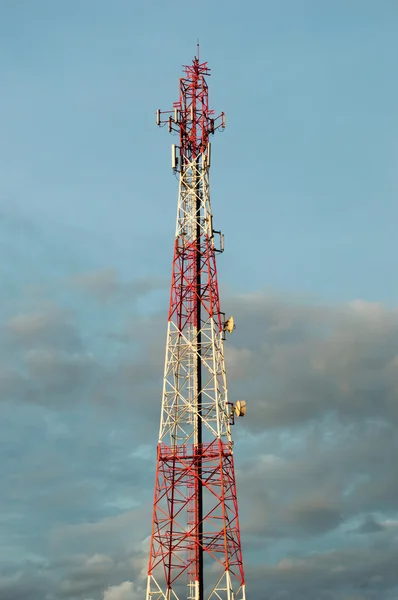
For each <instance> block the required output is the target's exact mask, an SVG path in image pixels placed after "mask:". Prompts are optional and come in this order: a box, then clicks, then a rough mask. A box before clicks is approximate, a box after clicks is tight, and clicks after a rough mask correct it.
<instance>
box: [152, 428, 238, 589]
mask: <svg viewBox="0 0 398 600" xmlns="http://www.w3.org/2000/svg"><path fill="white" fill-rule="evenodd" d="M199 489H200V494H199V493H198V490H199ZM199 497H200V498H201V502H202V506H201V508H200V510H199V509H198V498H199ZM199 515H202V518H199ZM201 564H203V573H202V571H201V569H200V565H201ZM202 576H203V582H199V579H200V578H201V577H202ZM200 583H201V585H200ZM200 589H203V590H204V591H203V596H204V597H203V598H200V597H199V590H200ZM172 598H174V599H176V600H186V599H187V598H191V599H192V600H204V598H208V599H209V600H216V599H218V600H245V586H244V573H243V565H242V552H241V542H240V531H239V520H238V504H237V497H236V485H235V470H234V462H233V454H232V446H231V444H230V443H224V442H222V441H221V440H220V439H218V438H217V439H215V440H214V441H213V442H211V443H207V444H200V445H196V446H188V445H181V446H173V447H170V446H167V445H165V444H164V443H160V444H159V446H158V453H157V469H156V485H155V498H154V512H153V528H152V538H151V550H150V562H149V569H148V585H147V600H150V599H152V600H171V599H172Z"/></svg>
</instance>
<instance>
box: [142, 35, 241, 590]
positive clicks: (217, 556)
mask: <svg viewBox="0 0 398 600" xmlns="http://www.w3.org/2000/svg"><path fill="white" fill-rule="evenodd" d="M209 75H210V70H209V68H208V66H207V63H200V61H199V43H198V48H197V56H196V57H195V58H194V59H193V61H192V64H191V65H189V66H185V67H184V73H183V77H181V78H180V98H179V100H178V102H175V103H174V105H173V109H172V110H171V111H166V112H163V111H160V110H158V111H157V114H156V121H157V124H158V125H159V126H167V127H168V130H169V132H170V133H174V134H176V135H177V136H178V144H173V145H172V155H171V159H172V168H173V170H174V172H175V173H176V174H177V175H178V177H179V194H178V209H177V224H176V233H175V242H174V258H173V268H172V283H171V294H170V308H169V315H168V332H167V344H166V359H165V370H164V382H163V397H162V410H161V419H160V430H159V441H158V448H157V468H156V483H155V497H154V509H153V523H152V537H151V549H150V559H149V567H148V583H147V600H150V599H153V600H171V598H174V599H175V600H182V599H183V598H184V599H185V598H188V599H189V600H204V599H205V597H207V598H209V599H214V600H216V599H217V600H245V580H244V573H243V564H242V552H241V542H240V529H239V519H238V504H237V496H236V485H235V470H234V462H233V452H232V449H233V442H232V438H231V425H232V424H233V423H234V416H235V415H237V416H243V415H244V414H245V411H246V405H245V402H244V401H243V400H241V401H238V402H237V403H236V405H232V404H231V403H230V402H228V398H227V385H226V372H225V363H224V349H223V345H224V344H223V343H224V341H225V335H226V332H227V331H229V332H231V331H232V330H233V327H234V326H233V319H232V317H231V318H230V319H228V321H226V320H225V315H224V313H222V312H221V310H220V300H219V292H218V279H217V269H216V254H217V253H219V252H222V251H223V249H224V242H223V236H222V234H221V232H220V231H215V230H214V229H213V217H212V212H211V205H210V185H209V170H210V162H211V146H210V141H209V138H210V136H211V135H213V134H214V133H215V131H217V130H218V129H220V130H223V129H224V127H225V116H224V113H221V114H220V115H219V116H218V117H214V111H212V110H210V109H209V101H208V86H207V82H206V79H205V77H207V76H209ZM186 586H188V588H187V587H186Z"/></svg>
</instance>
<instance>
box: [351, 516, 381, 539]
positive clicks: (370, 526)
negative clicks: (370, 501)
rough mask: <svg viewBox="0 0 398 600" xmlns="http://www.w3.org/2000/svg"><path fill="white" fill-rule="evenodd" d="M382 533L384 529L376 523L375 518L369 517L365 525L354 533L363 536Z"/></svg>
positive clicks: (364, 522)
mask: <svg viewBox="0 0 398 600" xmlns="http://www.w3.org/2000/svg"><path fill="white" fill-rule="evenodd" d="M380 531H384V527H383V526H382V525H381V524H380V523H378V522H377V521H375V519H374V517H372V516H368V517H367V518H366V519H365V520H364V521H363V523H361V525H360V526H359V527H357V529H355V530H354V531H353V533H361V534H365V535H367V534H369V533H380Z"/></svg>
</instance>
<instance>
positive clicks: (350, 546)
mask: <svg viewBox="0 0 398 600" xmlns="http://www.w3.org/2000/svg"><path fill="white" fill-rule="evenodd" d="M227 302H228V305H229V306H228V312H231V313H232V314H234V316H235V317H236V321H237V326H238V328H237V330H236V332H234V334H232V335H231V336H230V337H228V342H227V368H228V378H229V384H230V399H231V400H232V401H233V400H235V399H237V398H245V399H246V400H247V401H248V414H247V416H246V417H245V419H242V420H239V422H238V423H237V424H236V426H235V430H234V432H233V433H234V436H235V438H236V464H237V480H238V493H239V502H240V508H241V524H242V532H243V541H244V550H245V552H246V554H245V556H246V557H247V558H246V565H247V575H248V577H247V578H248V582H249V586H250V587H249V590H250V589H251V590H252V591H251V592H250V593H251V594H252V595H254V594H255V593H257V595H258V596H259V597H267V598H268V600H269V599H271V598H274V599H277V598H282V599H283V598H286V599H287V600H293V598H294V600H301V599H304V598H305V599H306V600H308V598H309V597H316V598H317V600H321V599H322V600H330V599H331V600H348V599H349V598H356V597H358V598H360V597H361V596H363V597H364V598H366V600H376V598H377V600H381V598H382V599H383V600H390V596H389V594H391V593H392V592H391V590H393V589H394V585H396V582H395V580H394V578H393V577H392V575H391V574H390V575H389V574H388V566H389V565H390V566H391V565H392V564H394V560H396V558H397V557H396V553H395V550H394V539H395V538H394V535H395V536H396V533H394V531H396V530H395V529H394V527H393V526H390V527H387V525H385V523H387V522H388V521H389V520H390V521H391V522H393V521H394V519H396V515H397V513H398V505H397V498H398V493H397V492H398V490H397V480H396V478H395V477H394V474H395V456H397V455H398V439H397V434H396V428H395V426H394V423H395V422H396V421H394V418H395V414H396V413H395V412H394V411H395V410H396V396H395V387H396V386H395V384H396V375H395V372H394V368H395V357H396V356H398V343H397V342H396V341H395V337H396V333H398V321H397V315H396V312H395V311H389V310H387V309H383V308H381V307H375V306H372V305H367V304H364V303H362V304H361V303H357V304H354V305H352V306H346V307H311V306H305V305H302V304H300V305H295V304H293V303H290V304H289V303H286V302H281V301H279V299H273V298H272V297H266V296H264V295H258V296H256V297H254V298H252V297H246V298H239V297H238V298H236V297H233V296H230V297H229V298H227ZM68 319H69V321H68V322H69V323H70V324H71V326H72V328H73V327H74V323H73V320H72V319H71V317H70V316H68ZM117 324H118V323H117V322H116V321H115V323H114V324H111V327H108V325H105V324H104V325H103V330H102V332H103V335H104V338H106V340H107V342H106V343H107V344H108V343H109V344H111V343H112V341H111V340H110V337H112V336H114V338H115V340H116V339H117V338H118V336H119V335H120V340H123V344H122V345H120V347H119V346H117V347H116V346H115V347H114V346H112V352H109V354H106V353H103V354H101V364H98V363H97V361H96V360H95V359H93V364H92V363H91V362H90V360H91V359H89V357H90V352H91V351H92V350H93V349H94V342H92V341H91V340H89V339H88V338H87V336H84V332H82V333H81V335H78V338H80V339H81V340H83V339H84V340H85V342H84V343H83V342H82V341H81V350H80V351H72V350H71V349H70V348H69V347H67V348H63V347H62V342H61V341H60V342H59V346H55V347H53V346H51V345H50V344H47V345H46V344H45V343H44V342H43V343H42V344H41V345H38V346H36V347H34V346H33V347H31V349H30V352H28V353H26V352H25V354H24V361H25V362H22V363H21V365H19V366H20V368H21V369H22V370H21V371H19V370H18V369H16V368H15V371H14V372H13V374H11V372H7V373H8V374H7V373H6V374H5V375H4V377H3V386H4V388H5V389H7V390H8V392H7V393H8V394H9V393H10V390H16V391H15V394H18V393H20V392H18V390H20V387H19V386H22V389H24V388H23V386H24V385H25V383H24V381H25V380H24V378H27V379H28V380H29V381H35V382H36V387H40V386H42V388H43V389H46V390H49V392H48V393H46V394H45V395H46V396H47V397H48V402H49V406H52V407H53V408H56V401H54V398H55V400H56V398H57V397H61V395H62V393H63V392H62V390H63V389H65V390H66V391H67V393H68V394H69V397H70V398H71V399H73V398H74V399H75V400H76V399H81V398H82V397H84V398H85V399H88V400H89V401H90V403H87V404H86V405H85V408H84V411H83V410H81V411H80V412H78V415H77V417H76V420H75V421H73V420H71V421H70V422H68V421H67V419H68V418H69V417H68V415H66V414H65V415H63V414H61V413H57V412H56V411H54V414H56V415H58V418H59V419H60V421H61V423H59V424H57V423H55V422H51V427H50V426H49V432H50V431H51V430H54V431H55V429H56V428H57V427H58V430H57V431H58V433H57V434H55V433H54V441H53V442H51V444H50V443H49V442H48V441H47V442H46V443H47V445H48V450H49V451H50V450H51V453H52V454H53V453H58V454H59V455H65V454H66V455H67V457H68V459H69V460H68V463H69V464H70V465H71V467H70V470H69V467H66V466H65V464H63V465H61V466H60V467H59V468H60V473H61V476H62V477H63V478H64V484H63V487H64V488H65V489H64V490H63V491H65V492H66V487H68V488H70V490H71V494H72V495H76V496H79V495H80V494H82V493H83V492H79V489H80V488H79V486H78V485H77V483H76V482H80V483H81V482H82V481H83V480H86V481H87V484H88V488H87V490H86V492H87V496H83V498H81V499H82V500H84V502H82V503H81V504H84V510H83V509H82V507H81V506H79V507H78V506H77V504H76V503H72V508H73V510H72V509H69V510H67V508H66V507H67V506H68V504H69V500H68V496H67V495H66V496H65V500H64V501H62V498H61V499H60V498H58V500H59V504H57V502H56V501H54V498H55V499H56V500H57V495H56V493H55V491H56V490H55V487H54V488H53V489H52V491H51V492H49V491H48V487H47V486H49V482H48V481H46V479H45V478H44V479H43V480H40V482H39V483H40V486H41V487H42V488H43V497H41V496H38V495H37V496H34V494H32V497H33V498H35V499H34V502H33V503H32V505H31V507H30V510H32V506H33V507H34V510H35V511H38V507H40V506H41V507H43V506H44V507H45V510H46V512H47V513H48V515H47V516H48V522H47V525H45V523H44V522H45V519H44V517H43V527H45V526H46V527H47V530H46V531H47V532H48V531H49V530H51V533H50V549H51V550H50V551H51V554H52V555H53V556H58V557H62V556H65V554H68V553H70V554H73V553H76V552H84V553H86V554H88V555H91V556H95V554H102V555H104V556H108V557H110V560H111V561H113V565H114V566H113V567H112V568H113V569H116V571H115V572H114V575H112V576H110V575H106V576H105V575H104V576H103V577H102V575H101V576H100V575H98V577H95V573H94V572H93V570H92V569H93V567H92V566H91V567H90V568H89V565H86V559H83V558H82V559H81V560H80V563H77V564H73V565H69V567H68V566H65V567H64V568H63V570H62V569H61V570H62V573H61V574H58V575H57V578H56V581H57V584H56V585H57V586H58V588H57V590H58V591H57V594H58V596H55V595H54V598H56V599H58V597H60V598H62V600H63V599H66V598H67V599H68V600H70V599H72V598H73V599H75V598H76V599H78V600H87V598H92V600H103V593H104V591H105V590H106V589H108V588H109V587H115V586H118V585H120V584H121V583H123V582H127V581H129V580H131V579H132V575H131V573H132V572H133V573H134V574H135V575H136V576H137V577H138V576H139V575H138V566H137V564H136V566H134V568H132V567H131V565H130V566H128V565H127V564H126V563H125V562H123V561H124V559H123V558H120V557H118V553H120V552H121V553H122V554H123V553H129V552H134V551H135V552H137V553H138V555H139V556H142V558H140V559H138V558H137V561H138V562H139V561H140V560H141V563H142V564H141V563H140V565H141V566H140V569H141V567H142V568H144V565H145V563H146V550H147V549H146V547H143V546H142V545H141V542H142V540H143V539H144V538H145V537H146V536H147V535H148V534H149V532H150V519H151V517H150V511H151V499H150V498H151V495H152V489H153V479H154V464H153V461H152V462H149V461H145V460H144V459H143V458H140V454H139V452H138V453H137V455H136V456H135V455H134V451H135V450H137V449H138V448H137V447H138V445H139V444H140V443H143V442H146V443H149V444H150V445H151V446H152V449H153V458H154V447H155V444H156V438H157V428H158V420H159V412H160V402H161V377H162V372H163V357H164V342H165V329H166V317H165V315H162V316H160V315H155V316H154V317H146V318H142V317H141V316H140V315H139V314H137V315H135V317H134V318H133V319H130V320H129V322H128V323H127V324H126V327H125V328H123V327H120V328H117V327H116V325H117ZM101 326H102V325H101ZM33 329H34V328H33ZM39 329H40V328H39ZM31 330H32V327H31ZM110 330H111V331H112V334H111V336H109V331H110ZM10 334H11V333H10ZM12 335H13V336H15V335H16V334H15V332H12ZM29 335H32V336H33V334H29ZM34 335H39V334H38V333H35V334H34ZM40 335H43V334H40ZM46 335H47V334H46ZM30 339H33V337H31V338H30ZM41 339H42V340H43V339H48V338H46V337H45V336H44V337H42V338H41ZM52 339H54V338H52ZM397 339H398V338H397ZM115 348H116V349H115ZM94 354H95V353H94ZM14 367H15V365H14ZM23 367H24V369H25V370H24V369H23ZM18 373H22V375H23V377H22V380H21V379H19V375H18ZM7 377H8V379H7ZM1 381H2V380H1V377H0V385H1ZM21 381H22V383H21ZM50 390H52V392H53V394H54V397H53V396H52V394H51V393H50ZM80 391H84V394H80ZM13 393H14V392H13ZM74 406H75V407H76V409H78V407H79V404H78V403H77V404H76V403H75V404H74ZM43 410H44V409H43ZM85 411H86V412H85ZM86 413H87V415H86ZM84 415H86V416H84ZM67 422H68V423H69V429H70V430H72V431H74V436H70V437H68V436H67V435H66V434H64V433H63V432H62V431H61V429H62V428H61V425H62V424H64V423H67ZM49 432H48V433H47V434H46V435H49ZM79 439H81V440H83V439H84V443H83V442H79ZM71 444H72V445H73V449H71V446H70V445H71ZM29 451H30V450H29ZM42 452H43V453H42V454H41V455H39V457H38V460H39V458H40V456H41V457H42V461H43V462H45V461H44V456H45V454H44V449H43V450H42ZM32 465H33V463H32ZM26 466H27V471H26V472H28V470H29V469H30V470H32V466H31V465H30V464H29V465H26ZM28 467H29V469H28ZM129 480H130V483H129ZM73 482H74V483H73ZM21 485H22V482H21ZM32 485H33V483H32ZM60 487H61V488H62V486H60ZM24 490H25V488H24V487H23V486H22V487H21V493H22V492H23V491H24ZM44 490H47V495H46V494H45V492H44ZM63 491H62V490H61V492H62V493H63ZM25 493H26V492H25ZM61 495H62V494H61ZM134 501H136V502H137V503H141V505H142V504H144V507H139V508H137V509H135V508H133V509H130V507H128V508H126V506H125V505H126V503H127V504H128V502H130V503H132V502H134ZM130 506H131V504H130ZM50 507H53V508H50ZM126 510H127V512H126ZM140 511H141V512H140ZM372 514H374V515H377V517H376V516H375V517H374V522H375V523H379V524H380V527H381V530H379V531H375V532H372V531H370V529H372V524H371V519H370V517H369V516H368V515H372ZM367 519H368V520H367ZM55 523H58V525H57V526H55ZM358 523H359V524H360V525H358ZM51 524H52V526H51ZM355 527H356V528H357V529H358V528H360V529H361V528H362V531H361V533H362V535H352V533H353V532H354V529H355ZM373 527H374V528H376V526H375V525H373ZM357 533H359V531H357ZM365 536H367V537H365ZM370 539H373V542H372V546H371V547H372V549H373V550H372V556H373V558H372V557H371V555H370V551H369V552H367V551H366V552H365V550H366V548H364V547H365V546H366V547H368V546H369V544H370V542H369V540H370ZM364 540H366V544H365V543H364ZM395 543H396V542H395ZM331 548H334V549H335V550H334V552H332V551H331V550H330V549H331ZM308 549H310V550H312V551H313V553H314V554H313V555H310V556H307V557H306V556H305V554H306V552H308ZM357 550H358V552H357ZM265 551H266V552H267V557H268V558H267V560H268V564H264V562H262V564H261V568H260V567H259V568H258V569H257V570H256V568H255V567H253V566H252V562H251V556H252V553H253V552H255V553H256V554H255V556H256V562H257V563H260V562H261V561H262V556H263V553H264V552H265ZM357 555H358V556H362V559H363V564H364V565H367V567H368V568H367V570H366V568H362V567H361V564H360V561H359V559H358V556H357ZM278 556H285V557H286V558H285V561H281V562H280V563H278V565H279V566H272V563H273V561H275V560H276V558H275V557H278ZM121 563H123V564H126V566H125V567H124V566H123V567H120V568H119V567H116V566H115V565H118V564H121ZM106 564H109V565H111V562H109V563H107V562H106V560H105V559H104V562H103V568H104V571H106V568H105V567H106ZM328 564H329V565H330V569H329V570H328V567H327V565H328ZM98 568H99V567H98ZM112 568H111V567H109V570H108V571H107V573H109V571H111V570H112ZM391 568H393V567H391ZM54 569H55V567H54ZM90 569H91V570H90ZM377 578H379V579H377ZM380 578H381V579H380ZM99 581H101V585H99ZM134 581H135V580H134ZM264 581H266V582H267V584H266V585H267V588H266V589H267V593H268V596H264V595H265V593H266V592H265V591H264V589H263V587H264V586H263V585H262V583H263V582H264ZM90 582H93V583H92V584H91V583H90ZM97 583H98V585H97ZM54 586H55V584H53V588H52V589H55V587H54ZM256 586H257V587H256ZM363 586H365V587H363ZM0 589H1V588H0ZM115 589H116V590H118V588H117V587H115ZM126 589H127V588H126ZM314 590H315V592H316V595H315V596H314V593H315V592H314ZM130 591H131V590H128V592H130ZM115 593H116V592H115ZM54 594H55V592H54ZM392 598H394V597H393V596H392ZM46 600H47V599H46ZM50 600H53V599H52V598H51V599H50ZM107 600H109V599H107Z"/></svg>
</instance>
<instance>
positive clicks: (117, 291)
mask: <svg viewBox="0 0 398 600" xmlns="http://www.w3.org/2000/svg"><path fill="white" fill-rule="evenodd" d="M68 282H69V285H71V286H72V287H75V288H77V289H79V290H81V291H83V292H87V293H89V294H91V295H92V296H93V297H95V298H97V299H98V300H100V301H109V300H111V299H112V300H115V299H117V298H119V299H122V298H130V300H131V299H138V298H140V297H143V296H145V295H147V294H148V293H150V292H152V291H154V290H157V289H159V288H162V287H164V285H165V281H164V280H163V279H159V278H153V277H151V278H149V277H148V278H145V279H139V280H137V281H130V282H121V281H120V280H119V277H118V273H117V271H116V269H114V268H108V269H101V270H98V271H92V272H88V273H80V274H77V275H73V276H72V277H70V278H69V280H68Z"/></svg>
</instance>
